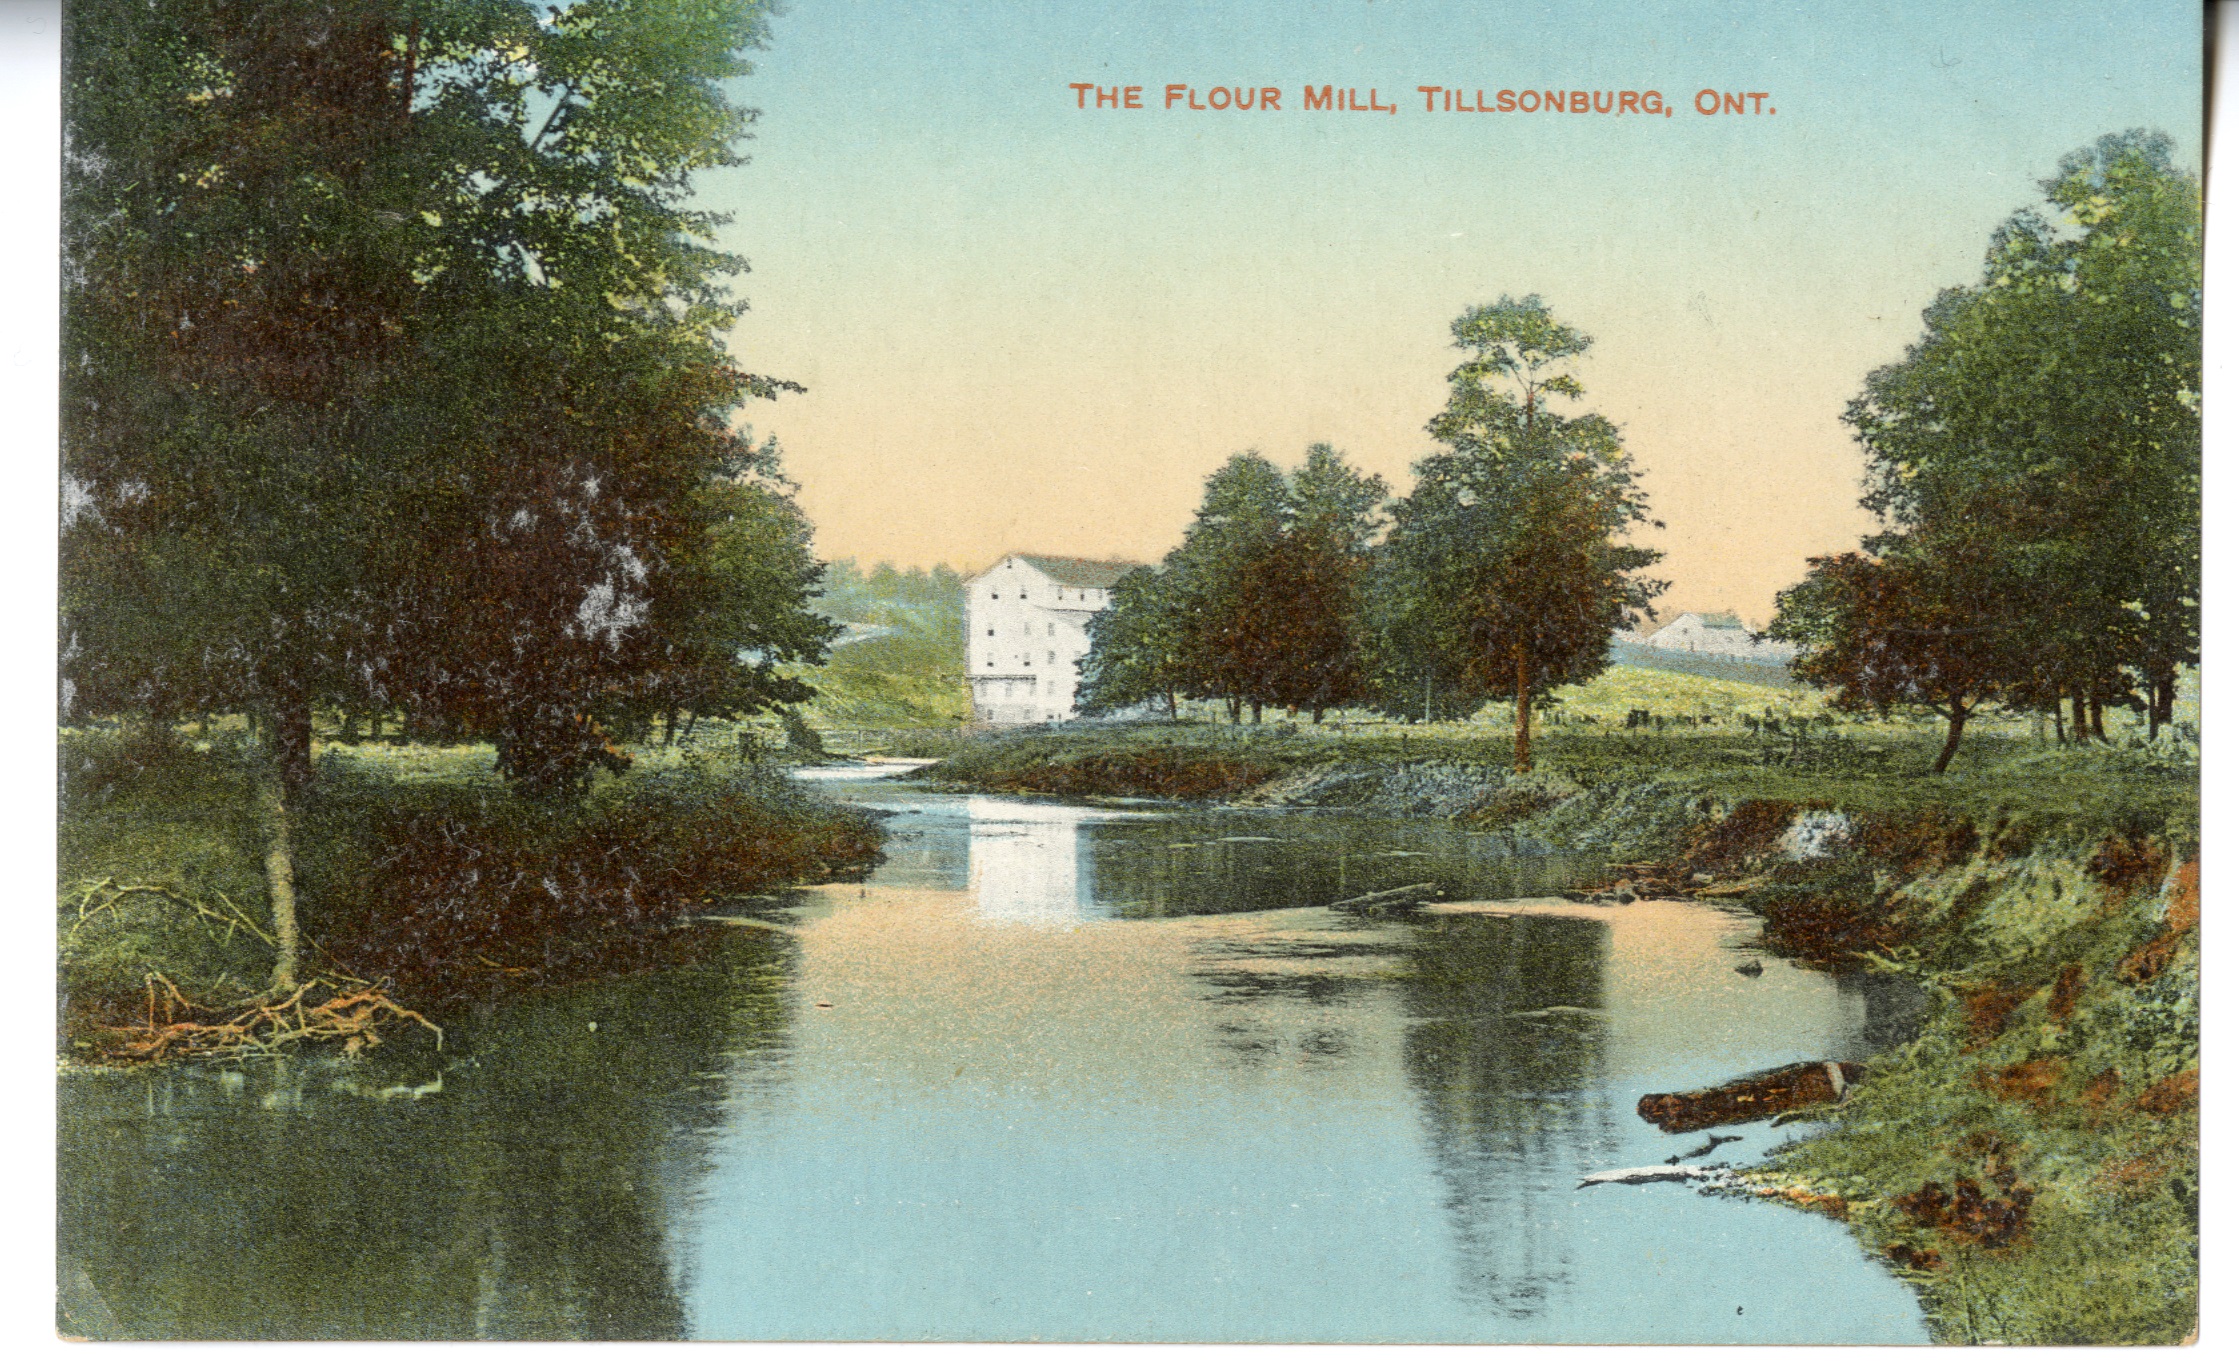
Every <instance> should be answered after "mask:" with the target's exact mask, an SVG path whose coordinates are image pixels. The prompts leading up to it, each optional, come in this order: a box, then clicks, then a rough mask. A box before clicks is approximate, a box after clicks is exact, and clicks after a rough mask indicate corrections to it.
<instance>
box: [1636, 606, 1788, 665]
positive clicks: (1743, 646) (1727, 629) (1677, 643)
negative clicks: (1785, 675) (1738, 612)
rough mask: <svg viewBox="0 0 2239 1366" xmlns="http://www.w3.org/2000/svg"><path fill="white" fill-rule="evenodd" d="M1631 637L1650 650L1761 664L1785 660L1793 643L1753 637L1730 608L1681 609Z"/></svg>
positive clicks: (1783, 662)
mask: <svg viewBox="0 0 2239 1366" xmlns="http://www.w3.org/2000/svg"><path fill="white" fill-rule="evenodd" d="M1633 639H1634V640H1635V641H1636V642H1637V643H1639V644H1642V645H1645V646H1647V647H1648V648H1649V649H1652V650H1668V651H1670V652H1672V653H1673V654H1689V655H1715V656H1717V657H1719V658H1721V659H1739V660H1749V661H1752V662H1755V663H1762V664H1786V663H1787V662H1788V661H1789V660H1791V659H1794V658H1795V657H1796V647H1795V646H1793V645H1787V644H1783V643H1781V642H1779V641H1774V640H1767V641H1759V640H1757V639H1756V638H1755V637H1754V636H1753V635H1752V634H1751V632H1750V629H1749V627H1747V626H1746V625H1744V624H1743V623H1742V619H1741V618H1740V617H1738V616H1735V615H1734V614H1733V613H1731V612H1682V613H1680V614H1679V615H1678V616H1676V617H1673V618H1672V619H1671V620H1670V621H1668V622H1665V623H1664V624H1663V625H1661V626H1659V627H1657V628H1656V629H1655V630H1654V631H1652V632H1649V633H1647V634H1645V635H1640V636H1635V637H1633Z"/></svg>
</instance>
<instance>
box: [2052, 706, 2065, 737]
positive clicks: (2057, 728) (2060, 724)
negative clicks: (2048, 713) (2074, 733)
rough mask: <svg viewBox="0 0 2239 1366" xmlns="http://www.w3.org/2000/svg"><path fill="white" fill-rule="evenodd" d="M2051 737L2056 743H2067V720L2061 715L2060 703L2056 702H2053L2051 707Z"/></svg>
mask: <svg viewBox="0 0 2239 1366" xmlns="http://www.w3.org/2000/svg"><path fill="white" fill-rule="evenodd" d="M2052 739H2053V743H2054V744H2057V745H2065V744H2067V743H2068V723H2067V720H2066V719H2065V718H2064V717H2062V716H2061V714H2060V704H2059V703H2057V702H2055V703H2054V704H2053V708H2052Z"/></svg>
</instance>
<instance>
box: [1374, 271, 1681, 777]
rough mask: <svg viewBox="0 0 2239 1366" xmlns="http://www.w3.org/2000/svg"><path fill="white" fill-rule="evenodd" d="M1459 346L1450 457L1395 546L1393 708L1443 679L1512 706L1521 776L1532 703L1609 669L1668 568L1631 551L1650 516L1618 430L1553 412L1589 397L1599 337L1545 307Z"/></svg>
mask: <svg viewBox="0 0 2239 1366" xmlns="http://www.w3.org/2000/svg"><path fill="white" fill-rule="evenodd" d="M1453 333H1454V344H1455V345H1456V346H1457V347H1459V348H1461V349H1462V350H1464V351H1466V352H1468V353H1469V358H1468V359H1467V360H1466V361H1464V362H1463V363H1462V364H1461V365H1460V366H1458V367H1456V368H1455V370H1454V371H1453V373H1452V374H1451V375H1450V376H1449V377H1448V378H1449V384H1450V391H1449V395H1448V399H1447V404H1446V407H1445V409H1444V410H1443V411H1441V412H1440V413H1439V415H1438V416H1437V417H1435V418H1434V419H1432V421H1431V423H1430V427H1429V430H1430V433H1431V435H1432V436H1433V437H1435V438H1437V440H1438V441H1439V442H1440V443H1441V445H1442V447H1443V449H1442V450H1441V451H1439V452H1438V453H1436V454H1434V455H1431V456H1428V457H1426V458H1425V459H1423V460H1422V461H1420V462H1419V463H1418V464H1417V465H1416V467H1415V468H1416V476H1417V478H1416V485H1415V488H1414V490H1413V491H1412V492H1411V493H1409V494H1408V496H1407V497H1406V498H1404V499H1402V500H1400V502H1399V503H1398V504H1397V505H1396V506H1395V507H1394V509H1393V524H1392V531H1391V534H1390V536H1389V537H1388V538H1387V540H1386V542H1385V545H1384V548H1383V564H1382V565H1381V567H1380V571H1379V585H1380V591H1381V592H1382V594H1383V595H1384V596H1385V597H1386V599H1387V602H1388V606H1387V607H1386V609H1385V610H1384V611H1383V612H1382V613H1381V614H1380V621H1379V630H1378V636H1377V638H1378V642H1379V648H1380V658H1379V665H1378V667H1379V672H1380V674H1381V676H1382V678H1383V679H1384V688H1383V693H1382V695H1383V697H1384V702H1383V705H1384V706H1385V707H1387V708H1388V709H1391V710H1394V711H1404V710H1408V709H1409V704H1410V703H1411V702H1412V700H1413V698H1414V696H1415V695H1416V694H1415V692H1414V689H1415V688H1416V687H1417V686H1421V687H1423V688H1424V689H1425V690H1426V691H1427V690H1429V689H1430V688H1431V687H1433V686H1434V685H1436V684H1438V683H1439V682H1440V681H1441V680H1442V681H1443V691H1445V692H1446V693H1448V694H1450V695H1455V696H1459V697H1463V698H1467V699H1469V700H1470V701H1471V702H1475V701H1478V700H1482V699H1485V698H1492V699H1503V698H1505V699H1509V700H1512V701H1513V702H1514V703H1515V706H1516V768H1517V771H1519V772H1523V771H1527V770H1529V769H1530V767H1531V762H1532V760H1531V711H1532V706H1533V704H1534V702H1535V700H1537V699H1542V698H1544V697H1545V696H1546V695H1547V694H1548V693H1549V692H1550V691H1551V690H1552V689H1554V688H1557V687H1561V686H1563V685H1565V684H1569V683H1575V682H1582V681H1584V680H1586V679H1588V678H1592V677H1593V676H1594V675H1596V674H1598V673H1600V672H1601V671H1602V670H1603V669H1604V668H1606V667H1607V665H1608V653H1609V637H1610V634H1611V633H1612V632H1613V631H1615V630H1616V629H1618V628H1619V627H1623V626H1628V625H1631V624H1633V623H1634V622H1635V621H1637V620H1638V613H1639V611H1640V609H1642V608H1643V607H1645V606H1647V604H1648V602H1649V601H1650V600H1651V599H1652V598H1653V597H1654V596H1655V595H1656V594H1657V593H1659V592H1661V591H1662V589H1663V585H1662V584H1661V583H1659V582H1657V581H1655V580H1651V579H1645V578H1642V577H1640V571H1641V570H1644V569H1646V568H1647V567H1649V566H1650V565H1652V564H1654V563H1655V562H1656V561H1657V560H1658V559H1659V558H1660V556H1659V555H1658V553H1657V552H1655V551H1652V550H1647V549H1643V548H1641V547H1639V546H1635V545H1630V544H1627V543H1626V542H1625V540H1624V539H1623V538H1624V536H1625V535H1626V534H1627V533H1628V532H1629V531H1631V530H1632V529H1633V528H1634V527H1635V526H1637V525H1639V524H1641V523H1644V522H1646V521H1647V520H1648V512H1647V501H1646V499H1645V497H1644V496H1643V495H1642V494H1641V492H1640V490H1639V488H1638V487H1637V485H1636V483H1635V480H1634V473H1633V468H1632V460H1631V457H1630V456H1629V455H1627V454H1626V452H1625V449H1624V445H1623V442H1622V440H1621V438H1620V436H1619V433H1618V431H1617V428H1616V426H1615V425H1614V424H1612V423H1611V422H1609V421H1608V420H1607V419H1606V418H1603V417H1601V416H1599V415H1598V414H1594V413H1581V414H1575V415H1565V414H1563V413H1560V412H1557V411H1555V410H1554V409H1552V408H1551V407H1550V406H1549V400H1550V399H1551V398H1558V397H1559V398H1570V399H1576V398H1578V397H1580V396H1581V395H1582V394H1583V393H1584V387H1583V386H1582V385H1581V384H1580V383H1579V381H1578V379H1577V377H1576V375H1575V374H1574V373H1572V371H1571V370H1570V368H1569V365H1570V363H1571V362H1572V361H1574V360H1575V359H1576V358H1577V357H1579V356H1581V355H1583V354H1584V353H1585V352H1586V350H1587V349H1588V348H1589V347H1590V346H1591V345H1592V339H1591V338H1589V337H1587V336H1585V335H1584V334H1582V333H1580V332H1578V331H1576V330H1575V329H1572V328H1570V327H1568V326H1565V325H1564V324H1562V323H1561V322H1559V321H1558V320H1556V318H1555V317H1554V316H1553V314H1552V313H1551V312H1550V311H1549V310H1548V308H1547V307H1546V305H1545V304H1543V303H1542V302H1541V301H1540V299H1539V297H1538V296H1537V295H1529V296H1526V297H1525V298H1522V299H1513V298H1509V297H1507V296H1503V297H1502V298H1501V299H1500V300H1499V301H1498V302H1497V303H1494V304H1490V305H1486V306H1483V307H1479V308H1473V309H1471V310H1470V311H1469V312H1467V313H1465V314H1463V315H1462V316H1461V317H1460V318H1458V319H1456V320H1455V323H1454V327H1453ZM1418 679H1420V680H1423V682H1422V683H1421V684H1420V685H1418V684H1417V680H1418Z"/></svg>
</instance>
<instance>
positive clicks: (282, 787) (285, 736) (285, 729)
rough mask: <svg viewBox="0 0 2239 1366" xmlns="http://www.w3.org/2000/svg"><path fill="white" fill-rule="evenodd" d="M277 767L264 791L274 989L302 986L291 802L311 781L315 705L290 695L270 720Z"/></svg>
mask: <svg viewBox="0 0 2239 1366" xmlns="http://www.w3.org/2000/svg"><path fill="white" fill-rule="evenodd" d="M267 724H268V725H269V727H270V734H271V739H272V771H271V774H270V775H269V776H268V777H267V778H266V779H265V781H264V783H263V784H262V786H263V792H262V793H261V794H260V796H261V800H262V804H263V806H264V825H265V832H264V833H265V853H264V880H265V894H266V897H267V899H268V900H270V902H271V903H272V941H273V960H272V990H273V991H275V992H291V991H294V990H295V988H296V985H297V982H296V978H297V968H298V966H299V959H300V951H299V948H298V933H297V929H296V918H295V849H294V843H293V835H294V832H293V829H292V826H293V825H294V817H293V815H292V813H291V811H290V807H291V805H292V804H293V802H294V800H295V799H296V798H297V797H299V796H301V795H302V794H303V793H304V792H305V791H306V790H308V789H309V788H310V786H311V704H310V702H309V701H308V700H307V699H297V698H289V699H286V700H284V701H282V702H281V703H280V705H279V706H277V707H275V708H274V709H273V713H272V715H271V717H270V718H268V720H267Z"/></svg>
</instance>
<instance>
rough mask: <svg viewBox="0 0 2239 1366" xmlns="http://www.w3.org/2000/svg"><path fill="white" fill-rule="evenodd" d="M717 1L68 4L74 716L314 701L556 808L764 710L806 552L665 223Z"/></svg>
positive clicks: (701, 230) (731, 67) (729, 45)
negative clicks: (657, 750) (463, 743)
mask: <svg viewBox="0 0 2239 1366" xmlns="http://www.w3.org/2000/svg"><path fill="white" fill-rule="evenodd" d="M762 25H763V13H762V8H761V6H760V5H758V4H755V3H751V0H580V2H579V3H577V4H575V5H572V6H569V7H567V8H565V9H556V8H555V9H546V8H544V7H540V6H536V5H532V4H528V3H525V0H454V2H453V3H444V4H433V3H427V2H426V0H324V2H323V3H310V4H303V5H289V6H269V5H251V4H247V3H244V2H243V0H158V3H154V4H149V3H145V2H144V0H87V3H85V4H82V5H77V6H73V9H72V13H71V22H70V26H69V31H68V34H67V39H66V58H65V59H66V63H67V67H66V92H67V93H66V100H67V109H66V117H67V137H68V176H67V181H68V183H67V186H66V204H65V251H66V256H67V261H68V270H67V283H66V300H65V304H66V307H65V323H64V329H65V343H64V348H63V349H64V354H65V356H66V358H67V364H66V367H65V369H66V373H65V377H64V386H65V387H64V477H65V508H64V517H65V536H64V545H63V573H64V578H63V585H64V611H65V617H66V623H65V630H66V636H65V639H66V642H67V649H68V658H67V660H66V675H67V679H68V682H69V684H70V686H71V689H72V694H73V695H72V697H71V699H70V701H71V705H72V706H73V707H74V708H76V709H79V710H92V711H95V712H111V711H119V710H132V711H140V712H145V713H149V714H153V715H157V716H172V715H177V714H180V713H184V712H194V711H218V710H225V711H231V710H244V711H248V712H250V713H251V714H252V715H256V716H260V717H263V718H265V722H266V725H267V727H268V728H269V730H270V731H271V733H272V734H273V735H274V737H275V739H276V741H277V746H276V748H277V758H278V761H279V766H280V768H281V771H282V773H283V774H284V775H285V777H286V778H287V779H288V781H289V783H290V785H291V786H300V785H301V783H302V782H304V781H306V780H307V779H308V777H309V763H308V759H309V717H310V712H311V709H312V708H313V707H314V706H321V705H328V706H338V707H342V708H346V709H350V710H353V711H358V712H366V711H375V712H379V711H401V712H403V713H405V714H407V715H408V716H410V717H411V718H413V719H414V720H415V721H416V722H417V723H419V724H421V725H423V726H426V727H429V728H433V729H437V730H440V731H442V732H444V733H450V734H462V735H474V736H486V737H489V738H493V739H495V740H497V741H498V745H499V753H500V762H501V764H502V765H503V766H504V768H505V769H506V771H508V772H509V773H510V774H511V775H512V776H513V777H515V778H516V779H517V780H519V781H521V782H522V783H523V784H524V785H526V786H529V787H531V788H535V789H539V790H557V791H567V790H574V789H577V788H579V787H580V784H581V781H582V776H583V774H584V773H585V772H586V771H587V769H588V767H589V766H590V765H592V764H594V763H599V762H605V763H609V764H611V763H615V762H619V759H618V756H617V753H616V751H615V749H614V746H613V745H612V743H611V740H610V739H609V736H610V734H611V733H616V732H621V731H625V730H627V729H628V728H629V727H630V726H632V725H633V724H635V723H636V721H637V720H638V719H639V718H641V717H642V716H643V715H645V714H646V713H647V712H649V711H657V710H661V709H665V708H671V707H674V706H677V705H691V706H697V707H702V708H709V707H712V708H716V709H722V708H736V707H746V706H754V705H760V704H762V703H764V702H766V701H771V700H782V698H783V697H784V696H785V695H786V689H785V688H784V687H783V686H781V685H780V684H779V683H778V682H777V680H776V677H775V675H774V673H773V672H772V666H773V665H774V664H775V663H776V662H779V661H782V660H787V659H809V658H814V657H817V655H818V652H820V651H821V649H822V644H823V640H824V639H825V636H824V635H823V634H822V631H823V628H822V627H820V626H818V625H817V624H816V623H815V622H814V621H813V620H812V619H811V618H809V617H808V616H807V615H806V614H805V613H804V612H803V611H802V609H801V603H802V598H803V595H804V594H805V592H806V589H807V586H808V583H809V581H810V580H811V579H812V578H813V564H812V563H811V562H810V561H809V560H808V558H807V551H806V531H805V524H804V523H803V522H802V520H801V519H800V516H799V514H798V511H797V509H795V508H794V507H793V505H792V504H791V502H790V499H789V497H788V496H787V491H786V489H785V487H784V486H783V484H782V480H781V479H780V478H779V477H778V473H777V467H776V463H775V459H776V457H775V452H774V448H769V447H766V446H765V447H755V446H753V445H752V444H751V443H750V442H748V441H747V440H746V439H745V438H744V437H742V436H740V435H739V434H738V433H736V432H734V431H733V430H732V429H731V427H730V425H729V420H728V415H729V413H730V412H731V410H732V409H734V408H735V407H736V406H737V404H738V403H739V402H740V401H741V400H742V399H744V398H747V397H750V396H756V395H764V396H766V395H770V394H773V393H775V392H776V391H777V390H778V389H779V388H781V387H783V386H782V385H780V384H778V383H777V382H774V381H770V380H767V379H763V378H760V377H757V376H754V375H751V374H748V373H746V372H744V371H742V370H741V369H739V368H738V367H737V366H735V365H734V364H733V363H732V362H731V360H730V359H729V358H728V356H727V355H726V354H725V351H724V347H723V343H722V340H721V338H722V334H723V332H724V331H725V329H727V328H728V326H729V325H730V323H731V322H732V321H733V320H734V319H735V317H736V316H737V311H738V307H739V305H738V304H737V303H736V301H735V300H734V299H733V298H732V297H731V295H730V293H729V286H728V280H729V278H730V277H731V276H732V275H734V274H735V273H736V272H737V271H738V270H739V269H741V268H742V267H741V263H740V262H738V261H736V260H735V259H733V258H731V257H729V256H727V255H725V254H724V253H722V252H720V251H718V250H717V249H716V248H715V247H714V246H713V244H712V239H711V234H712V232H713V230H714V228H715V227H716V226H717V225H718V222H719V220H718V219H716V218H715V217H713V216H711V215H708V214H706V213H704V212H701V211H698V210H695V209H693V208H692V207H690V204H689V196H690V192H691V184H692V178H693V177H694V175H696V174H698V173H700V172H702V171H705V170H709V169H712V168H717V167H722V166H727V165H731V164H735V163H736V162H737V161H738V160H739V157H738V153H737V150H736V143H737V141H738V139H739V138H740V137H742V136H743V135H744V134H745V132H746V130H747V126H748V123H749V121H750V118H751V115H750V114H749V112H748V111H746V110H743V109H741V108H739V107H737V106H736V105H735V104H733V103H732V102H731V100H730V98H729V97H728V96H727V94H726V93H725V91H724V83H725V82H726V81H728V80H730V79H732V78H734V77H736V76H738V75H740V74H743V73H744V72H745V71H746V70H747V66H746V64H745V62H744V61H743V59H742V58H741V56H740V54H741V53H742V52H743V51H745V50H747V49H749V48H751V47H753V46H755V45H757V44H758V43H759V42H760V40H761V36H762V31H763V30H762Z"/></svg>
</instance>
